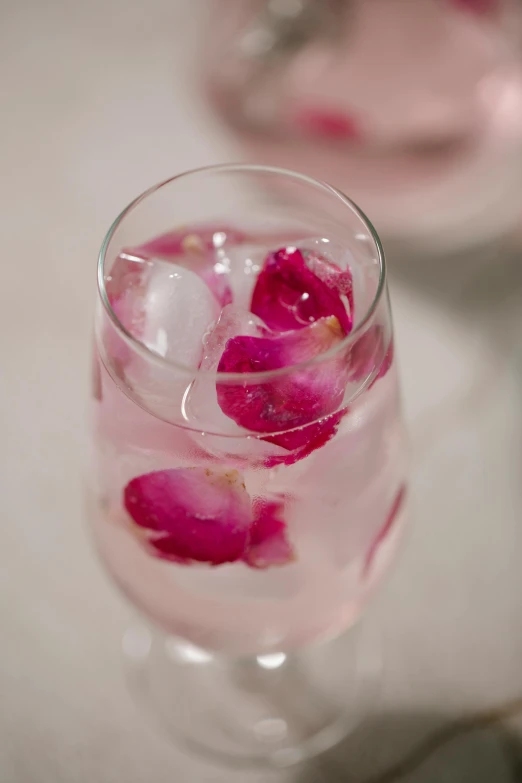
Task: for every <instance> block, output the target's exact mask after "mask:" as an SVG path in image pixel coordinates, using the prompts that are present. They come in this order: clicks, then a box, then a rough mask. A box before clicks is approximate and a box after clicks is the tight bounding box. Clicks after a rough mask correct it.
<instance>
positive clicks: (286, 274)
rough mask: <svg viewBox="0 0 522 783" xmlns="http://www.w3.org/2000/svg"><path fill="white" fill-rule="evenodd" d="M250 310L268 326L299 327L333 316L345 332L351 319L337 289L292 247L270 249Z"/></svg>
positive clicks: (278, 327)
mask: <svg viewBox="0 0 522 783" xmlns="http://www.w3.org/2000/svg"><path fill="white" fill-rule="evenodd" d="M250 309H251V311H252V312H253V313H254V314H255V315H257V316H259V317H260V318H262V319H263V321H264V322H265V323H266V325H267V326H268V327H269V328H270V329H274V330H275V331H280V332H284V331H289V330H292V329H302V328H303V327H305V326H309V325H310V324H311V323H313V322H314V321H317V320H319V319H320V318H327V317H328V316H335V317H336V318H337V320H338V321H339V324H340V325H341V328H342V330H343V332H344V334H348V332H349V331H350V330H351V328H352V322H351V318H350V316H349V314H348V313H347V312H346V307H345V306H344V303H343V301H342V299H341V297H340V295H339V293H338V291H337V290H335V289H334V288H332V287H330V286H329V285H328V284H327V283H326V282H324V281H323V280H321V279H320V277H318V275H317V274H314V272H312V271H311V269H309V268H308V266H307V264H306V262H305V259H304V256H303V253H302V252H301V251H300V250H297V249H296V248H294V247H289V248H283V249H282V250H278V251H276V252H275V253H269V255H268V256H267V258H266V260H265V263H264V266H263V269H262V270H261V272H260V273H259V276H258V278H257V281H256V285H255V288H254V292H253V294H252V303H251V307H250Z"/></svg>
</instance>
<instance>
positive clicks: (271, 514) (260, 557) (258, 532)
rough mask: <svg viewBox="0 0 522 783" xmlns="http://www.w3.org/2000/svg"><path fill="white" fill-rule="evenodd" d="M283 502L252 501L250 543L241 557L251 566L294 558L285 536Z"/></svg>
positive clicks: (278, 562)
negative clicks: (252, 512)
mask: <svg viewBox="0 0 522 783" xmlns="http://www.w3.org/2000/svg"><path fill="white" fill-rule="evenodd" d="M283 508H284V505H283V502H282V501H272V500H266V499H264V498H256V499H255V500H254V503H253V511H254V523H253V525H252V530H251V535H250V543H249V545H248V549H247V551H246V553H245V555H244V557H243V560H244V562H245V563H246V564H247V565H249V566H251V568H268V567H270V566H281V565H286V564H287V563H289V562H291V561H293V560H295V553H294V550H293V548H292V545H291V544H290V543H289V541H288V538H287V536H286V524H285V522H284V521H283V518H282V515H283Z"/></svg>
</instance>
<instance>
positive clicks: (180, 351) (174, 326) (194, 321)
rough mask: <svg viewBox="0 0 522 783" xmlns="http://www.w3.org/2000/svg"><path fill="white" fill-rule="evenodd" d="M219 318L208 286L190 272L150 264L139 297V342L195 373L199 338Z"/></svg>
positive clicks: (164, 263) (201, 344)
mask: <svg viewBox="0 0 522 783" xmlns="http://www.w3.org/2000/svg"><path fill="white" fill-rule="evenodd" d="M218 316H219V305H218V303H217V301H216V299H215V298H214V296H213V295H212V293H211V292H210V290H209V288H208V286H207V285H206V284H205V283H204V282H203V280H202V279H201V277H199V276H198V275H197V274H195V273H194V272H192V271H190V269H185V268H184V267H181V266H178V265H176V264H169V263H166V262H164V261H154V262H153V264H152V266H150V267H149V270H148V274H147V280H146V283H145V290H144V293H143V333H142V341H143V343H144V344H145V345H146V346H147V348H149V349H150V350H151V351H154V352H155V353H157V354H159V355H160V356H162V357H164V358H165V359H168V360H169V361H173V362H176V363H178V364H182V365H184V366H185V367H191V368H193V369H197V367H198V366H199V363H200V361H201V358H202V355H203V338H204V336H205V334H206V332H207V331H208V329H209V327H210V326H211V325H212V324H213V323H214V322H215V321H216V319H217V318H218Z"/></svg>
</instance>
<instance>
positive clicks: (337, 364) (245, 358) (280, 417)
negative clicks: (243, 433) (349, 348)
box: [216, 317, 348, 433]
mask: <svg viewBox="0 0 522 783" xmlns="http://www.w3.org/2000/svg"><path fill="white" fill-rule="evenodd" d="M343 337H344V335H343V331H342V329H341V327H340V325H339V321H338V320H337V318H334V317H330V318H322V319H320V320H319V321H316V322H315V323H313V324H311V325H309V326H307V327H306V328H304V329H298V330H296V331H292V332H284V333H282V334H279V335H276V336H274V337H248V336H239V337H233V338H232V339H230V340H229V341H228V342H227V344H226V346H225V350H224V352H223V355H222V357H221V360H220V362H219V365H218V371H219V372H235V373H244V372H248V373H256V372H263V371H269V370H276V369H281V368H285V367H286V368H291V367H292V365H295V364H298V363H300V362H305V361H307V360H309V359H311V358H313V357H314V356H318V355H320V354H322V353H324V352H326V351H328V350H329V349H330V348H332V347H333V346H335V345H336V344H337V343H339V342H340V341H341V340H342V339H343ZM347 372H348V368H347V365H346V359H345V357H343V356H335V357H332V358H329V359H324V360H323V361H320V362H318V363H317V364H316V365H313V366H312V367H306V368H304V369H299V370H292V369H289V370H288V372H287V373H284V374H283V375H281V376H280V377H275V378H273V379H271V380H270V381H263V382H260V383H253V382H252V381H249V382H248V383H246V382H245V383H243V384H240V383H236V384H225V383H219V382H218V383H217V384H216V390H217V397H218V403H219V406H220V408H221V410H222V411H223V413H225V414H226V415H227V416H229V417H230V418H231V419H233V420H234V421H235V422H236V423H237V424H239V425H240V426H242V427H245V428H246V429H249V430H251V431H252V432H263V433H271V432H278V431H279V430H287V429H293V428H295V427H301V426H303V425H305V424H310V423H311V422H313V421H315V420H316V419H320V418H322V417H324V416H327V415H328V414H329V413H333V411H335V410H336V408H338V407H339V405H340V403H341V401H342V399H343V396H344V391H345V387H346V382H347Z"/></svg>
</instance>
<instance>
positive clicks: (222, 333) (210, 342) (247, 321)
mask: <svg viewBox="0 0 522 783" xmlns="http://www.w3.org/2000/svg"><path fill="white" fill-rule="evenodd" d="M266 331H267V329H266V327H265V325H264V323H263V322H262V321H261V319H260V318H258V317H257V316H255V315H253V314H252V313H250V312H248V311H247V310H242V309H240V308H238V307H236V305H234V304H230V305H227V306H226V307H224V308H223V310H222V311H221V315H220V316H219V319H218V321H217V323H216V325H215V327H214V328H213V329H212V330H211V331H210V332H208V334H207V336H206V337H205V339H204V345H203V359H202V360H201V365H200V373H199V375H198V377H197V378H196V379H195V381H194V383H193V384H192V388H191V390H190V392H189V393H188V395H187V399H186V402H185V413H186V418H187V421H189V422H190V423H191V424H196V426H198V427H200V426H201V427H202V429H209V430H210V431H212V432H220V433H221V432H222V433H224V434H225V433H226V434H229V435H245V434H247V430H244V429H243V428H242V427H238V426H237V424H235V422H234V421H232V419H230V418H229V417H228V416H226V415H225V414H224V413H223V411H222V410H221V408H220V407H219V405H218V400H217V393H216V381H217V368H218V364H219V360H220V359H221V356H222V355H223V351H224V350H225V345H226V343H227V341H228V340H229V339H230V338H231V337H236V336H237V335H248V336H251V337H259V336H261V335H263V334H265V333H266Z"/></svg>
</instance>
